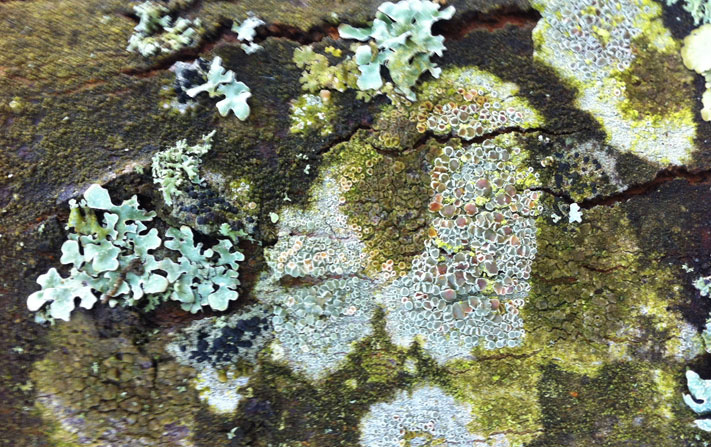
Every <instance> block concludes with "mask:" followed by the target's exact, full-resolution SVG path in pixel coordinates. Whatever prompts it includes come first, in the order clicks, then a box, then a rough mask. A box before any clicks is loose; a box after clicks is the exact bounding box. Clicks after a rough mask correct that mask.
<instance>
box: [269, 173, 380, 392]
mask: <svg viewBox="0 0 711 447" xmlns="http://www.w3.org/2000/svg"><path fill="white" fill-rule="evenodd" d="M315 190H316V193H315V196H314V198H313V201H312V209H310V210H308V211H301V210H298V209H287V210H285V211H283V212H282V213H281V215H280V216H279V240H278V242H277V243H276V245H275V246H274V247H273V248H271V249H269V250H267V251H266V258H267V264H268V265H269V268H270V272H269V274H267V275H265V276H264V277H263V278H262V279H261V280H260V282H259V284H258V285H257V287H256V292H257V296H258V297H259V299H260V300H261V301H262V302H264V303H268V304H271V305H273V306H274V317H273V318H272V324H273V326H274V331H275V334H276V338H277V344H276V345H275V346H274V349H273V350H274V356H275V358H277V359H281V358H284V359H285V360H287V361H288V362H289V364H291V365H292V366H293V367H294V369H296V370H297V371H300V372H303V373H304V374H306V375H308V376H309V377H311V378H314V379H316V378H322V377H324V376H325V375H326V374H328V373H329V372H331V371H334V370H335V369H336V368H337V367H338V365H339V364H340V363H341V361H342V360H343V359H344V358H345V357H346V355H347V354H348V353H349V352H351V351H352V346H351V345H352V343H353V342H355V341H357V340H360V339H362V338H364V337H366V336H368V335H369V334H370V333H371V332H372V328H371V326H370V320H371V318H372V316H373V313H374V311H375V308H376V304H375V302H374V300H373V299H372V293H373V289H374V287H375V285H376V281H375V280H373V279H370V278H367V277H364V275H362V270H363V269H364V267H365V265H366V263H367V262H366V259H367V257H366V255H365V252H364V245H363V243H362V242H361V241H360V239H359V238H358V237H357V235H356V234H355V233H354V232H353V231H352V230H351V229H350V228H349V226H348V225H347V220H346V216H345V215H344V214H342V213H341V212H340V210H339V196H340V192H339V191H340V187H339V186H338V183H337V182H336V180H335V179H333V178H332V177H331V176H329V175H326V176H325V179H324V180H323V183H322V184H321V185H318V187H317V188H315ZM295 280H296V281H295ZM283 281H287V283H288V282H291V283H292V285H290V286H285V285H284V284H283Z"/></svg>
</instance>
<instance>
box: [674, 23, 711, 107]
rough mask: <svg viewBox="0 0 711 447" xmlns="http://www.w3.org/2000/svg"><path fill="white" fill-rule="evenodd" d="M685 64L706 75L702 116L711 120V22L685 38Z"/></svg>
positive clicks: (683, 57) (682, 54)
mask: <svg viewBox="0 0 711 447" xmlns="http://www.w3.org/2000/svg"><path fill="white" fill-rule="evenodd" d="M681 57H682V59H683V61H684V65H685V66H686V68H688V69H689V70H694V71H695V72H697V73H698V74H700V75H702V76H703V77H704V80H705V81H706V91H705V92H704V93H703V95H702V97H701V102H702V104H703V106H704V107H703V109H701V118H702V119H703V120H704V121H711V24H706V25H703V26H700V27H698V28H696V29H695V30H693V31H692V32H691V34H689V35H688V36H686V37H685V38H684V46H683V47H682V49H681Z"/></svg>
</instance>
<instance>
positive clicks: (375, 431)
mask: <svg viewBox="0 0 711 447" xmlns="http://www.w3.org/2000/svg"><path fill="white" fill-rule="evenodd" d="M471 413H472V409H471V407H470V406H469V405H465V404H461V403H458V402H457V401H456V400H454V398H453V397H451V396H449V395H447V394H446V393H445V392H444V391H442V390H441V389H440V388H438V387H434V386H431V385H426V386H422V387H420V388H417V389H416V390H414V391H413V392H412V393H408V392H406V391H401V392H400V393H399V394H398V395H397V397H396V398H395V400H393V401H392V402H383V403H379V404H375V405H373V406H372V407H370V411H369V412H368V414H367V415H365V416H364V417H363V419H362V420H361V436H360V445H361V446H363V447H392V446H400V445H407V446H423V447H424V446H429V445H432V446H434V445H444V446H451V447H455V446H462V447H465V446H466V447H470V446H476V447H507V446H508V445H509V443H508V442H507V441H506V438H505V435H497V436H493V437H492V438H491V439H490V440H488V439H487V438H485V437H483V436H477V435H474V434H472V433H470V432H469V431H468V430H467V425H468V424H470V423H471V421H472V416H471Z"/></svg>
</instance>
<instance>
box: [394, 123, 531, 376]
mask: <svg viewBox="0 0 711 447" xmlns="http://www.w3.org/2000/svg"><path fill="white" fill-rule="evenodd" d="M512 140H513V139H512V138H511V137H508V136H506V137H498V138H496V139H494V140H486V141H484V142H483V143H482V144H473V145H471V146H468V147H464V148H461V149H455V148H453V147H451V146H447V147H445V148H444V149H443V151H442V155H441V156H440V157H439V158H437V159H436V160H435V163H434V166H433V168H432V171H431V178H432V181H431V187H432V189H433V197H432V203H431V204H430V210H431V211H433V212H436V213H437V215H438V216H437V217H436V218H435V219H434V221H433V223H432V227H433V231H432V232H431V233H430V235H431V237H430V238H429V239H428V240H427V241H426V242H425V249H424V251H423V252H422V254H421V255H419V256H418V257H416V258H415V259H414V260H413V262H412V269H411V271H410V272H409V273H408V274H407V275H406V276H404V277H402V278H398V279H397V280H395V281H394V282H393V283H392V284H391V285H390V286H389V287H387V288H386V289H385V291H384V292H383V294H382V297H381V298H380V299H381V300H382V301H383V303H384V304H385V307H386V308H387V309H388V316H387V328H388V330H389V331H390V332H391V333H392V336H393V339H394V341H395V343H397V344H401V345H409V344H410V343H412V342H413V341H414V340H417V339H419V340H421V341H422V343H423V346H424V348H425V349H426V350H427V351H428V352H429V353H430V354H431V355H432V356H433V357H434V358H436V359H437V360H438V361H439V362H442V363H444V362H446V361H447V360H450V359H452V358H460V357H467V356H469V355H470V353H471V350H472V348H474V347H475V346H478V345H482V346H483V347H484V348H486V349H496V348H503V347H515V346H518V345H519V344H521V341H522V339H523V336H524V333H525V332H524V329H523V321H522V319H521V317H520V316H519V308H521V307H522V306H523V305H524V303H525V298H526V296H527V294H528V292H529V290H530V285H529V283H528V279H529V278H530V274H531V265H532V262H533V259H534V257H535V255H536V225H535V216H536V215H537V214H538V204H537V200H538V198H539V196H540V193H539V192H536V191H531V190H530V189H528V186H529V185H531V183H532V182H534V181H535V176H534V175H533V174H532V173H530V172H528V171H527V170H526V169H523V170H520V169H519V170H517V167H518V165H519V163H521V159H522V155H521V151H520V149H519V148H518V147H517V146H516V145H515V143H514V142H513V141H512Z"/></svg>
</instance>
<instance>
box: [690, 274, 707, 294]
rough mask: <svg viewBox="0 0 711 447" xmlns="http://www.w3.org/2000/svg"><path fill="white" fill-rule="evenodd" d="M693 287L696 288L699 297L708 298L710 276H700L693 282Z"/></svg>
mask: <svg viewBox="0 0 711 447" xmlns="http://www.w3.org/2000/svg"><path fill="white" fill-rule="evenodd" d="M694 287H696V288H697V289H698V290H699V292H700V293H701V296H709V294H711V276H702V277H699V278H697V279H696V281H694Z"/></svg>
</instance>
